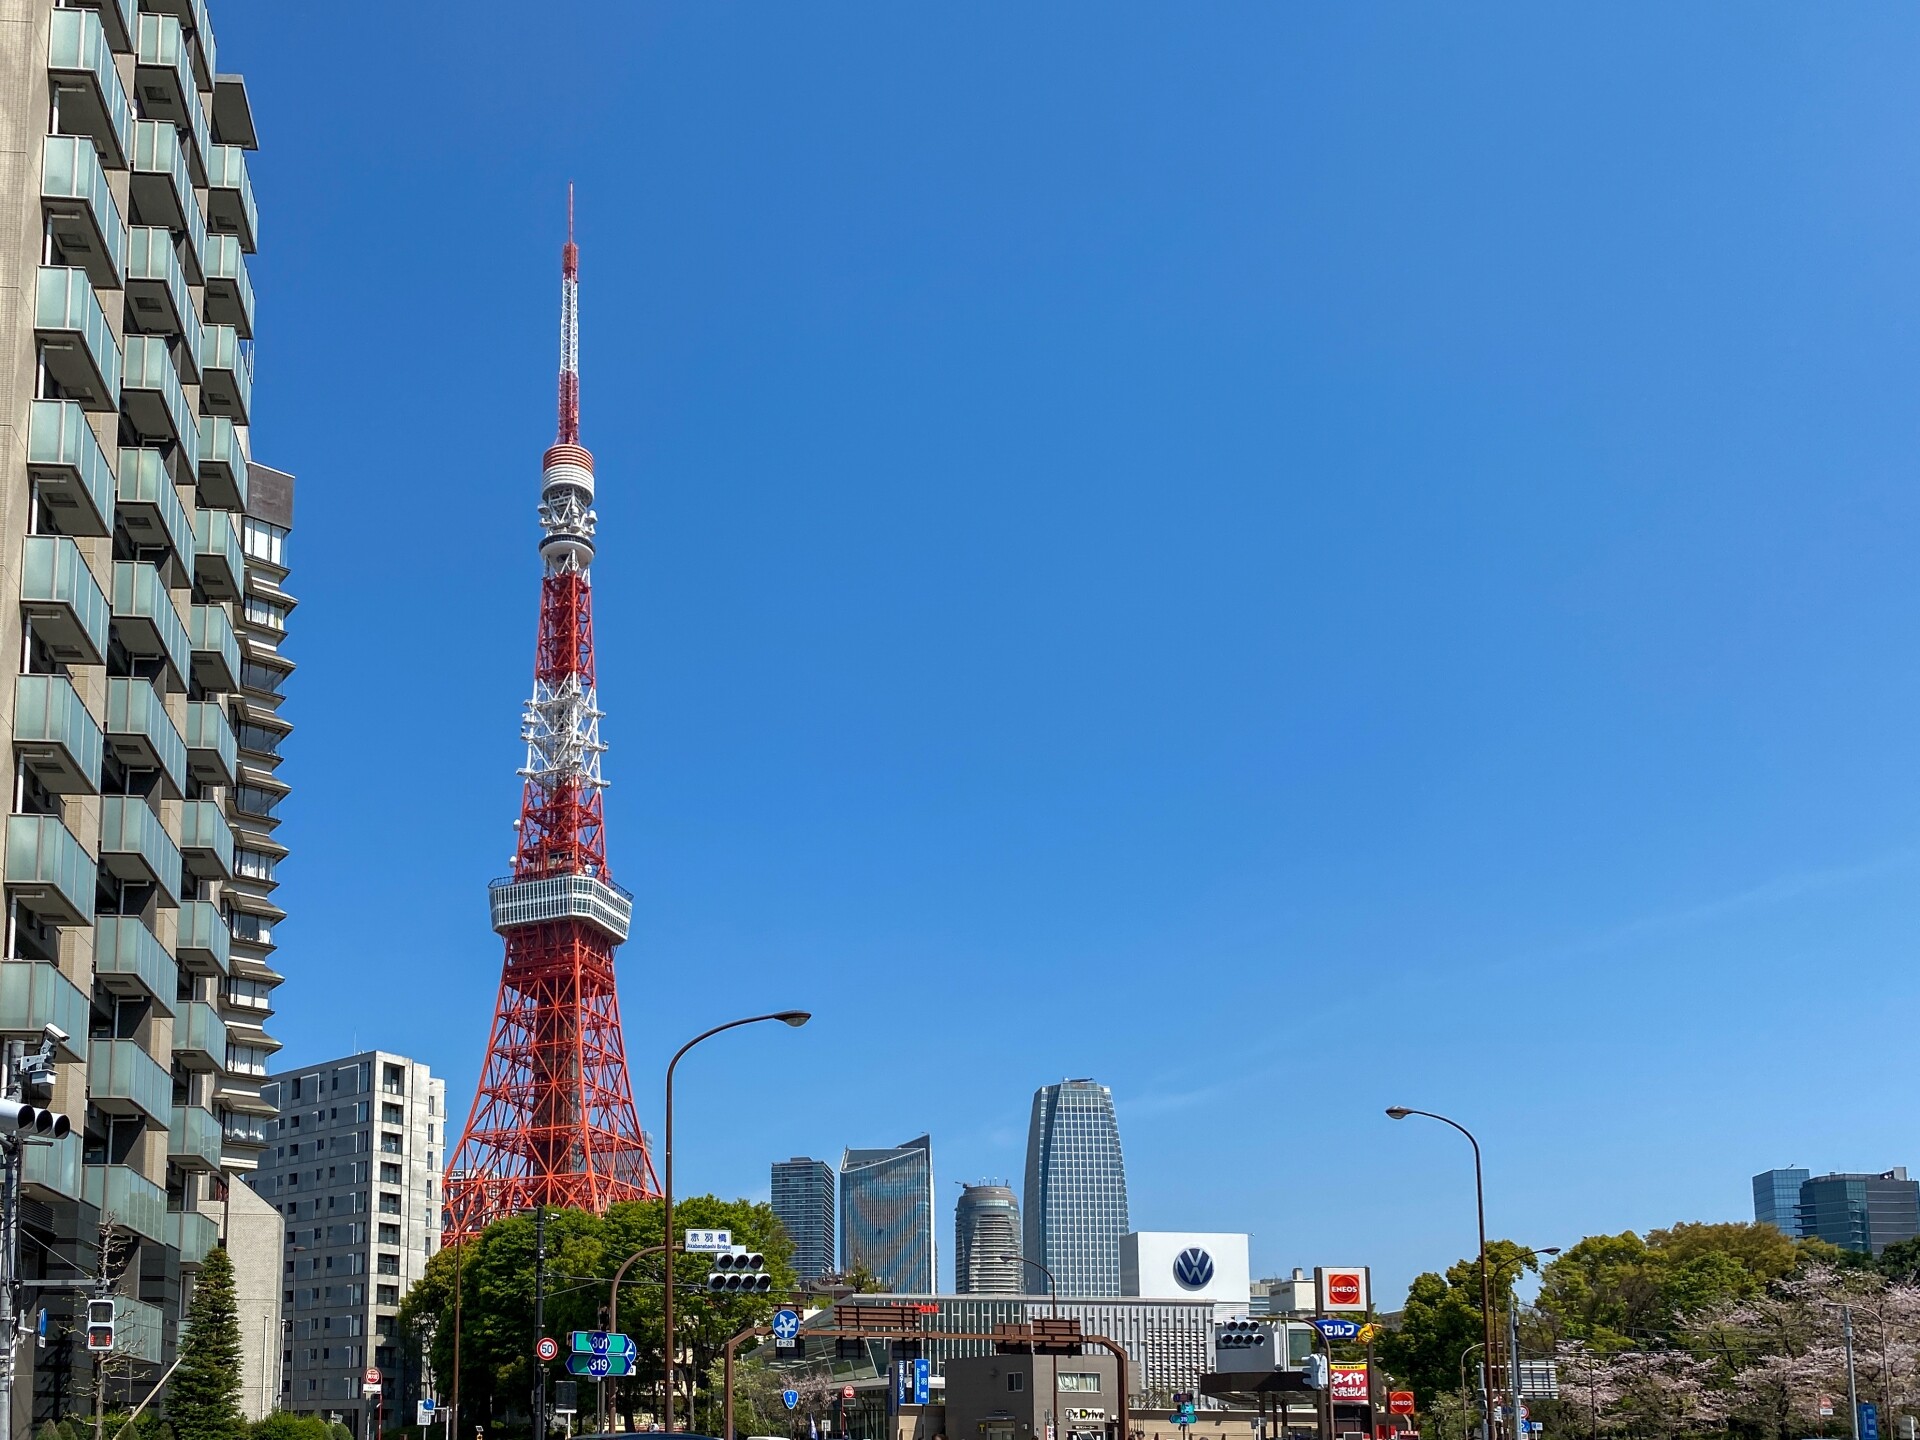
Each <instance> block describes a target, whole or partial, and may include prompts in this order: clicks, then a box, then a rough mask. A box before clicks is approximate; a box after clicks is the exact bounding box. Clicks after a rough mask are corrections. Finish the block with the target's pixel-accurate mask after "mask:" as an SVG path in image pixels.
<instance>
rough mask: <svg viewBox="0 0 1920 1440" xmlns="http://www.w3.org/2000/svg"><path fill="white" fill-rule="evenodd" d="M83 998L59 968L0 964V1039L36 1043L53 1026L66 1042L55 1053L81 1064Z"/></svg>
mask: <svg viewBox="0 0 1920 1440" xmlns="http://www.w3.org/2000/svg"><path fill="white" fill-rule="evenodd" d="M91 1008H92V1007H91V1006H90V1005H89V1004H88V1002H87V997H86V996H85V995H83V994H81V993H80V990H79V988H78V987H77V986H76V985H75V984H74V983H73V982H72V981H71V980H69V979H67V977H66V976H65V975H62V974H61V973H60V970H59V967H57V966H54V965H44V964H40V963H38V962H36V961H33V960H0V1035H4V1036H6V1037H7V1038H9V1039H29V1038H30V1039H33V1040H38V1039H39V1038H40V1037H41V1035H42V1034H43V1033H44V1032H45V1030H46V1028H47V1026H49V1025H56V1026H58V1027H59V1028H60V1029H62V1030H64V1031H66V1033H67V1036H68V1038H67V1039H66V1040H63V1041H60V1042H59V1043H58V1044H57V1045H56V1047H55V1048H56V1049H58V1050H59V1051H61V1052H62V1057H61V1058H63V1059H68V1060H84V1059H85V1058H86V1052H85V1049H84V1046H85V1045H86V1041H85V1039H84V1038H82V1039H78V1040H76V1039H74V1038H72V1037H74V1036H76V1035H77V1036H82V1037H84V1036H85V1035H86V1033H87V1023H88V1020H89V1017H90V1013H91Z"/></svg>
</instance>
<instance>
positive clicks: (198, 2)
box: [140, 0, 214, 88]
mask: <svg viewBox="0 0 1920 1440" xmlns="http://www.w3.org/2000/svg"><path fill="white" fill-rule="evenodd" d="M140 8H141V9H142V10H150V11H152V12H154V13H155V14H158V15H171V16H173V17H174V18H175V19H177V20H178V21H179V22H180V23H181V24H182V25H184V26H185V27H186V28H187V29H188V30H190V31H192V32H193V37H192V38H193V48H194V52H195V53H194V62H193V63H194V69H195V72H196V73H197V74H198V76H199V79H200V85H201V87H202V88H210V87H211V86H212V85H213V71H214V46H213V26H212V25H210V24H209V23H208V22H207V5H206V0H141V5H140Z"/></svg>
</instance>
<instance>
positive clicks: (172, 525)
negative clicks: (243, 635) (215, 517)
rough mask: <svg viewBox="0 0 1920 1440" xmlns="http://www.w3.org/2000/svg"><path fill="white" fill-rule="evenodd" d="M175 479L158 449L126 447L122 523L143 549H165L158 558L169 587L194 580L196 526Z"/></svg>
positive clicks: (122, 463) (123, 450)
mask: <svg viewBox="0 0 1920 1440" xmlns="http://www.w3.org/2000/svg"><path fill="white" fill-rule="evenodd" d="M175 453H176V454H177V453H178V452H177V451H176V452H175ZM173 484H174V477H173V472H172V471H170V470H169V469H168V468H167V462H166V457H165V456H163V455H162V454H161V453H160V452H159V451H158V450H136V449H133V448H131V447H122V448H121V451H120V483H119V486H118V487H117V495H118V504H117V506H116V508H117V510H118V512H119V517H120V523H121V524H122V525H124V526H126V529H127V534H128V535H130V536H131V537H132V538H133V543H134V544H135V545H138V546H139V547H140V548H141V549H142V550H144V551H160V552H162V553H161V555H160V557H159V558H158V559H157V560H156V561H155V563H156V564H157V565H158V566H159V569H160V572H161V578H162V579H164V580H165V581H166V582H167V585H168V587H169V588H172V587H174V586H184V585H187V584H190V583H191V582H192V579H193V525H192V524H191V522H189V521H188V519H187V507H186V506H184V505H182V504H181V503H180V495H179V492H177V491H176V490H175V489H174V488H173Z"/></svg>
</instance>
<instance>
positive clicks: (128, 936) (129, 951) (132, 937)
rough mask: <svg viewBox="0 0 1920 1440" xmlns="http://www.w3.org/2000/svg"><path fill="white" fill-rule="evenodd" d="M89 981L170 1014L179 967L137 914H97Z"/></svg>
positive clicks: (171, 1012)
mask: <svg viewBox="0 0 1920 1440" xmlns="http://www.w3.org/2000/svg"><path fill="white" fill-rule="evenodd" d="M93 978H94V980H95V981H96V982H97V983H98V984H99V985H100V986H101V988H102V989H105V990H107V991H109V992H111V993H112V994H115V995H124V996H130V997H141V996H144V997H145V998H147V999H148V1000H151V1001H152V1002H153V1004H154V1008H156V1009H157V1010H159V1012H160V1013H161V1014H162V1015H171V1014H173V1007H174V1005H175V1003H176V1002H175V1000H174V996H175V995H177V994H178V993H179V990H180V967H179V966H177V965H175V964H174V963H173V957H172V956H171V955H169V954H167V947H166V946H164V945H162V944H161V943H160V940H159V937H158V936H156V935H155V934H154V933H153V932H152V931H151V930H149V929H148V928H147V927H146V923H145V922H144V921H142V920H141V919H140V918H139V916H137V915H101V916H99V917H98V918H96V919H95V920H94V922H93Z"/></svg>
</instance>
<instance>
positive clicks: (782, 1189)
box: [773, 1155, 834, 1284]
mask: <svg viewBox="0 0 1920 1440" xmlns="http://www.w3.org/2000/svg"><path fill="white" fill-rule="evenodd" d="M773 1213H774V1215H775V1216H776V1217H778V1219H779V1221H780V1223H781V1225H782V1226H784V1227H785V1228H786V1232H787V1237H788V1238H789V1239H790V1240H792V1241H793V1268H794V1271H795V1273H796V1274H798V1275H799V1277H800V1280H801V1283H803V1284H811V1283H812V1282H813V1281H815V1280H818V1279H819V1278H820V1277H821V1276H822V1275H827V1274H831V1273H832V1271H833V1250H834V1247H833V1166H831V1165H829V1164H828V1163H827V1162H826V1161H824V1160H809V1159H807V1158H806V1157H805V1156H804V1155H796V1156H794V1157H793V1158H792V1159H791V1160H776V1161H774V1162H773Z"/></svg>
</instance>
